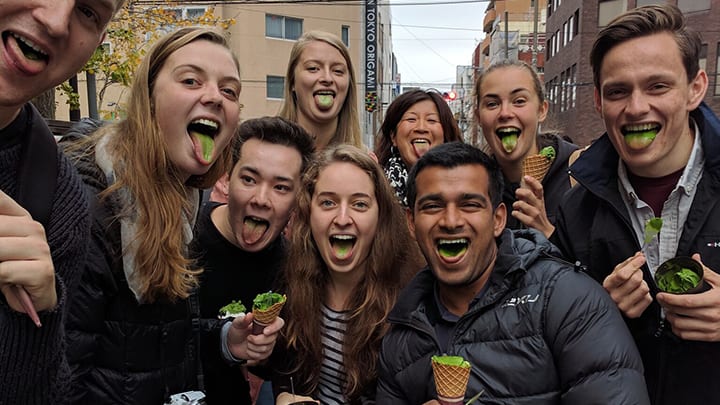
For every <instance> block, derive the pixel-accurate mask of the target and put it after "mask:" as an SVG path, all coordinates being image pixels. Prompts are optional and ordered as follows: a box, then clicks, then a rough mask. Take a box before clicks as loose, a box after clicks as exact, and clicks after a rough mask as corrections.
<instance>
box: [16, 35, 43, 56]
mask: <svg viewBox="0 0 720 405" xmlns="http://www.w3.org/2000/svg"><path fill="white" fill-rule="evenodd" d="M12 36H13V37H15V39H17V40H18V41H21V42H22V43H24V44H25V45H27V46H28V47H30V48H32V50H33V51H35V52H37V53H39V54H41V55H44V56H47V53H45V51H43V50H42V49H40V48H39V47H38V46H37V45H36V44H35V43H34V42H33V41H31V40H29V39H27V38H25V37H24V36H22V35H19V34H16V33H13V34H12Z"/></svg>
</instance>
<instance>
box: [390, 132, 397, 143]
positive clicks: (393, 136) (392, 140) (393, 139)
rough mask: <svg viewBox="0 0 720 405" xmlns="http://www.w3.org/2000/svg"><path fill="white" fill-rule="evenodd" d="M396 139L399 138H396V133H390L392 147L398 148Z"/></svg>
mask: <svg viewBox="0 0 720 405" xmlns="http://www.w3.org/2000/svg"><path fill="white" fill-rule="evenodd" d="M395 138H397V136H395V131H392V132H391V133H390V142H392V146H397V142H396V141H395Z"/></svg>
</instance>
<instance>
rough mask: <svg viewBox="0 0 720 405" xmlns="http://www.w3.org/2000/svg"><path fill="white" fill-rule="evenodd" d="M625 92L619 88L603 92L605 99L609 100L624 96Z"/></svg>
mask: <svg viewBox="0 0 720 405" xmlns="http://www.w3.org/2000/svg"><path fill="white" fill-rule="evenodd" d="M625 93H626V92H625V90H624V89H621V88H612V89H606V90H605V93H604V95H605V97H606V98H610V99H619V98H621V97H623V96H624V95H625Z"/></svg>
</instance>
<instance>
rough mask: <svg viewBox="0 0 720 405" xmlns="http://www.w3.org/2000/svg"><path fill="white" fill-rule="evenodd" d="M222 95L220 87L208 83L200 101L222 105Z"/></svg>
mask: <svg viewBox="0 0 720 405" xmlns="http://www.w3.org/2000/svg"><path fill="white" fill-rule="evenodd" d="M222 97H223V96H222V94H221V93H220V88H219V87H217V86H211V85H208V86H206V87H205V91H204V92H203V95H202V98H201V100H200V101H201V102H202V103H203V104H206V105H215V106H220V104H222Z"/></svg>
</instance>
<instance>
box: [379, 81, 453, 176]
mask: <svg viewBox="0 0 720 405" xmlns="http://www.w3.org/2000/svg"><path fill="white" fill-rule="evenodd" d="M425 100H431V101H432V102H433V103H435V107H437V110H438V115H439V117H440V124H441V125H442V128H443V140H444V142H455V141H459V142H462V141H463V138H462V134H460V128H458V125H457V122H456V121H455V117H454V116H453V113H452V111H451V110H450V107H449V106H448V105H447V102H445V100H444V99H443V97H442V96H441V95H440V93H438V91H437V90H411V91H408V92H405V93H403V94H401V95H399V96H398V97H397V98H396V99H395V100H393V102H392V103H390V106H389V107H388V109H387V112H386V113H385V119H384V120H383V123H382V126H381V127H380V132H378V136H377V146H376V147H375V155H377V157H378V161H379V162H380V164H381V165H383V166H384V165H386V164H387V162H388V160H389V159H390V157H391V153H390V148H391V147H392V137H393V135H394V133H395V130H396V129H397V126H398V124H399V123H400V121H401V120H402V117H403V114H405V112H406V111H407V110H408V109H409V108H410V107H412V106H413V105H415V104H417V103H419V102H421V101H425Z"/></svg>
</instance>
